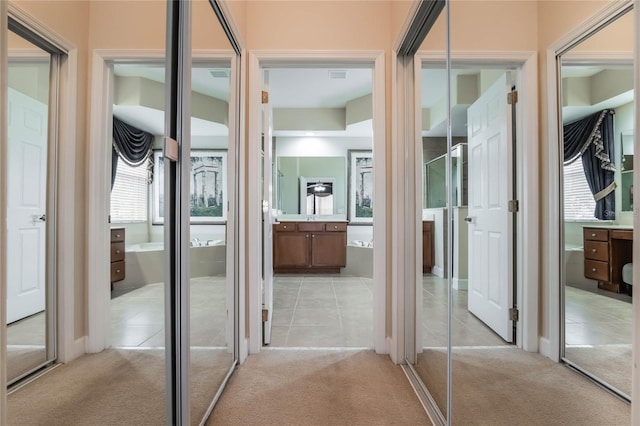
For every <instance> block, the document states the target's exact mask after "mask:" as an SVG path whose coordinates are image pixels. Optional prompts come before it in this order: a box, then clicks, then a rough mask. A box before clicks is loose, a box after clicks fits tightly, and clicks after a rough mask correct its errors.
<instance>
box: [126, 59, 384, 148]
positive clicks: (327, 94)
mask: <svg viewBox="0 0 640 426" xmlns="http://www.w3.org/2000/svg"><path fill="white" fill-rule="evenodd" d="M195 66H197V68H194V70H193V73H192V77H191V78H192V87H193V91H194V92H198V93H201V94H204V95H207V96H212V97H215V98H217V99H221V100H224V101H226V102H228V100H229V87H230V79H229V67H228V66H227V67H226V68H225V67H224V64H211V63H208V64H201V65H200V64H194V67H195ZM114 73H115V75H116V76H122V77H142V78H147V79H150V80H153V81H156V82H160V83H164V77H165V71H164V66H163V65H161V64H157V65H153V64H152V65H149V64H146V65H140V64H136V65H134V64H117V65H115V66H114ZM214 75H215V76H217V77H214ZM265 75H268V76H267V77H266V78H268V88H269V103H270V105H271V106H272V108H344V107H345V106H346V104H347V102H349V101H351V100H353V99H357V98H359V97H362V96H365V95H367V94H370V93H371V92H372V87H373V73H372V70H371V69H357V68H317V69H309V68H288V69H282V68H272V69H269V70H268V71H267V73H265ZM114 115H116V116H117V117H118V118H120V119H122V120H124V121H127V122H129V123H130V124H132V125H134V126H136V127H139V128H141V129H143V130H146V131H149V132H152V133H153V134H162V133H164V124H163V120H164V113H163V112H162V111H158V110H153V109H150V108H145V107H142V106H132V105H127V106H123V105H114ZM221 127H224V126H220V125H219V124H216V123H211V122H207V121H205V120H197V119H193V120H192V133H193V134H194V135H201V136H204V135H207V134H213V135H220V134H226V133H227V132H228V130H224V129H223V128H221ZM372 134H373V128H372V121H371V120H365V121H362V122H359V123H355V124H353V125H349V126H347V128H346V129H345V130H343V131H323V132H312V134H310V132H308V131H305V132H301V131H281V132H277V131H275V132H274V135H276V136H343V137H359V136H371V135H372Z"/></svg>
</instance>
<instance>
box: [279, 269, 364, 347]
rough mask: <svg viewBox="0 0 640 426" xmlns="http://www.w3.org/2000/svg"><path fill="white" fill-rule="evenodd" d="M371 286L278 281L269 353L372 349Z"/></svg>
mask: <svg viewBox="0 0 640 426" xmlns="http://www.w3.org/2000/svg"><path fill="white" fill-rule="evenodd" d="M372 288H373V280H372V279H369V278H361V277H350V276H341V275H317V274H316V275H277V276H275V277H274V283H273V318H272V322H273V326H272V337H271V344H270V345H269V346H270V347H366V348H371V347H373V292H372Z"/></svg>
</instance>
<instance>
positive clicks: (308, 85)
mask: <svg viewBox="0 0 640 426" xmlns="http://www.w3.org/2000/svg"><path fill="white" fill-rule="evenodd" d="M194 66H196V67H195V68H194V70H193V75H192V86H193V90H194V91H195V92H198V93H201V94H204V95H207V96H212V97H215V98H218V99H222V100H224V101H228V99H229V87H230V79H229V67H228V65H227V66H226V67H225V64H224V63H202V64H194ZM603 70H604V68H603V67H602V66H594V65H580V66H578V65H571V66H564V67H563V68H562V76H563V77H590V76H593V75H595V74H597V73H599V72H601V71H603ZM114 72H115V74H116V75H117V76H136V77H143V78H148V79H150V80H153V81H157V82H161V83H162V82H164V73H165V72H164V66H163V65H160V64H157V65H153V64H151V65H149V64H147V65H133V64H117V65H115V66H114ZM479 72H480V70H478V69H454V70H452V81H454V79H455V77H456V76H458V75H469V74H478V73H479ZM267 74H268V77H266V78H268V88H269V102H270V104H271V106H272V107H273V108H343V107H345V105H346V104H347V102H349V101H350V100H353V99H356V98H359V97H362V96H365V95H367V94H370V93H371V90H372V85H373V77H372V70H371V69H355V68H316V69H308V68H288V69H283V68H272V69H269V70H268V71H267V73H266V74H265V75H267ZM335 77H338V78H335ZM446 83H447V80H446V70H445V69H443V68H425V69H423V70H422V85H421V91H422V93H421V105H422V108H432V107H434V105H436V104H438V103H441V102H443V101H444V97H445V94H446V88H447V84H446ZM632 100H633V91H631V92H627V93H624V94H621V95H619V96H615V97H612V98H611V99H608V100H606V101H604V102H600V103H598V104H595V105H591V106H581V107H564V108H563V121H564V122H569V121H573V120H576V119H579V118H581V117H584V116H586V115H588V114H591V113H593V112H595V111H599V110H601V109H603V108H615V107H617V106H620V105H623V104H625V103H628V102H631V101H632ZM452 111H453V115H452V118H453V119H452V134H453V135H454V136H455V135H466V107H465V106H463V105H454V106H453V108H452ZM114 114H115V115H116V116H117V117H118V118H120V119H122V120H125V121H127V122H129V123H130V124H132V125H134V126H136V127H139V128H141V129H143V130H146V131H149V132H151V133H153V134H163V133H164V124H163V120H164V114H163V112H162V111H158V110H152V109H150V108H145V107H141V106H118V105H116V106H114ZM192 131H193V134H194V135H199V136H206V135H226V134H227V133H228V129H227V128H226V126H223V125H220V124H217V123H212V122H208V121H205V120H199V119H193V120H192ZM372 131H373V130H372V123H371V120H365V121H362V122H360V123H356V124H354V125H350V126H347V129H345V130H344V131H324V132H309V131H304V132H303V131H274V135H276V136H342V137H350V136H353V137H358V136H371V135H372ZM423 135H425V136H445V135H446V121H443V122H441V123H435V124H433V126H432V129H431V130H429V131H425V132H423Z"/></svg>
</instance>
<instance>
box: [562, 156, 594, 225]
mask: <svg viewBox="0 0 640 426" xmlns="http://www.w3.org/2000/svg"><path fill="white" fill-rule="evenodd" d="M595 209H596V202H595V201H594V199H593V194H591V189H589V184H588V183H587V178H586V177H585V176H584V169H583V168H582V160H580V159H577V160H576V161H574V162H573V163H571V164H570V165H568V166H564V219H565V220H596V218H595V216H594V212H595Z"/></svg>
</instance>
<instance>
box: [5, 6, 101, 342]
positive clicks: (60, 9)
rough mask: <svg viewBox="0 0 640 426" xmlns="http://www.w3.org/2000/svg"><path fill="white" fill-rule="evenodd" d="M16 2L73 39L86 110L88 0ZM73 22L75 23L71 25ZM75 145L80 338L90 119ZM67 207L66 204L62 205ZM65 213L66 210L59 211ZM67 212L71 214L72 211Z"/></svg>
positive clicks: (78, 333) (79, 331) (80, 126)
mask: <svg viewBox="0 0 640 426" xmlns="http://www.w3.org/2000/svg"><path fill="white" fill-rule="evenodd" d="M11 3H13V4H14V5H16V6H17V7H19V8H20V9H22V10H24V11H25V12H27V13H28V14H30V15H31V16H33V17H34V18H36V19H37V20H38V21H40V22H41V23H43V24H44V25H46V26H47V27H49V28H51V29H52V30H53V31H54V32H56V33H57V34H59V35H61V36H62V37H64V38H65V39H66V40H67V41H68V42H70V43H72V44H73V45H74V46H75V47H76V48H77V51H78V69H77V76H78V86H77V99H76V101H77V110H78V111H86V110H87V102H86V100H87V78H88V71H87V60H88V55H87V46H88V45H87V40H88V30H89V27H88V23H89V4H90V2H85V1H31V0H29V1H23V0H15V1H13V0H12V1H11ZM70 23H73V25H70ZM76 132H77V140H76V141H75V146H76V150H75V152H76V158H75V164H76V170H77V171H78V175H77V179H76V181H75V182H76V186H75V194H76V210H75V211H74V212H69V213H70V214H73V215H74V217H75V218H76V220H75V223H76V227H75V248H76V251H75V259H74V261H75V264H76V265H77V268H76V270H75V277H74V280H75V290H76V294H75V300H76V306H75V308H76V309H75V337H76V338H80V337H82V336H84V335H85V334H86V256H85V253H86V233H85V227H86V210H85V206H86V187H85V176H84V169H85V162H86V155H87V143H86V141H87V140H88V138H87V123H86V121H85V120H84V118H82V117H81V118H80V119H78V120H77V124H76ZM61 209H64V206H61ZM60 213H61V214H65V212H64V211H61V212H60ZM69 213H68V214H69Z"/></svg>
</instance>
